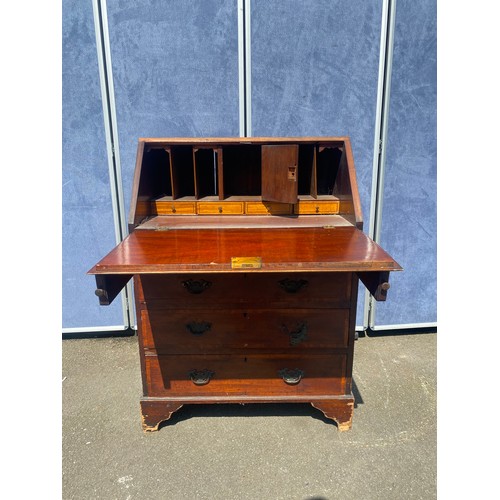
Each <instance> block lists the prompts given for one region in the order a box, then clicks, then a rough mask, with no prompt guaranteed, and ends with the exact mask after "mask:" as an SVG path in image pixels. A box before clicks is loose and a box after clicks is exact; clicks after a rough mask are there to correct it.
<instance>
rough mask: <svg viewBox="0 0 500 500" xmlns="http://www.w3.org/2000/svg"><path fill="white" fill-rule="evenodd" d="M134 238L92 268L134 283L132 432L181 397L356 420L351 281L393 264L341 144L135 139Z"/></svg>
mask: <svg viewBox="0 0 500 500" xmlns="http://www.w3.org/2000/svg"><path fill="white" fill-rule="evenodd" d="M129 232H130V234H129V236H127V238H126V239H125V240H124V241H123V242H121V243H120V244H119V245H118V246H117V247H115V248H114V249H113V250H112V251H111V252H110V253H109V254H108V255H106V256H105V257H104V258H103V259H102V260H101V261H100V262H99V263H97V264H96V265H95V266H94V267H93V268H92V269H91V270H90V271H89V273H90V274H94V275H95V279H96V283H97V290H96V295H97V296H98V297H99V301H100V303H101V304H102V305H107V304H110V303H111V302H112V300H113V299H114V298H115V297H116V296H117V295H118V293H119V292H120V290H121V289H122V288H123V287H124V286H125V285H126V284H127V282H128V281H129V280H130V279H133V282H134V295H135V303H136V316H137V326H138V337H139V355H140V359H141V371H142V383H143V395H142V398H141V399H140V404H141V412H142V422H143V428H144V430H146V431H152V430H157V429H158V426H159V424H160V423H161V422H162V421H164V420H167V419H168V418H170V416H171V414H172V413H173V412H174V411H176V410H177V409H179V408H180V407H181V406H183V405H185V404H208V403H252V402H255V403H257V402H258V403H266V402H272V403H279V402H287V403H289V402H302V403H304V402H306V403H311V404H312V405H313V406H314V407H316V408H318V409H319V410H321V411H322V412H323V413H324V414H325V415H326V416H327V417H328V418H331V419H332V420H334V421H336V423H337V425H338V428H339V430H347V429H349V428H350V427H351V423H352V414H353V406H354V397H353V395H352V387H351V385H352V367H353V354H354V336H355V321H356V305H357V294H358V282H359V280H361V281H362V282H363V284H364V285H365V286H366V288H367V289H368V290H369V291H370V293H371V294H372V295H373V296H374V297H375V299H376V300H385V299H386V296H387V290H388V289H389V273H390V272H391V271H399V270H401V267H400V266H399V265H398V264H397V263H396V262H395V261H394V260H393V259H392V258H391V257H390V256H389V255H388V254H387V253H386V252H385V251H384V250H383V249H382V248H380V247H379V246H378V245H377V244H376V243H374V242H373V241H372V240H371V239H370V238H368V237H367V236H366V235H365V234H364V233H363V232H362V216H361V208H360V202H359V195H358V191H357V184H356V175H355V169H354V163H353V158H352V152H351V146H350V142H349V139H348V138H346V137H341V138H331V137H330V138H324V137H322V138H320V137H318V138H251V139H240V138H238V139H234V138H232V139H231V138H214V139H201V138H197V139H140V140H139V145H138V154H137V163H136V169H135V177H134V185H133V196H132V202H131V210H130V218H129Z"/></svg>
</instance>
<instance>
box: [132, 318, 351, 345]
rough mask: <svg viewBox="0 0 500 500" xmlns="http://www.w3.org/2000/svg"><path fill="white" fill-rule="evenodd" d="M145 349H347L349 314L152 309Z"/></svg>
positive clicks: (145, 321) (145, 320) (145, 329)
mask: <svg viewBox="0 0 500 500" xmlns="http://www.w3.org/2000/svg"><path fill="white" fill-rule="evenodd" d="M140 315H141V322H142V325H143V330H142V335H143V342H144V346H145V347H147V348H149V349H154V350H155V351H156V352H157V353H158V354H203V353H212V354H216V353H228V354H230V353H232V352H236V351H237V350H239V351H246V352H255V351H261V352H269V351H270V350H271V351H278V352H280V351H281V352H284V351H290V352H292V353H294V352H300V351H302V350H308V351H312V350H315V351H320V352H321V351H322V350H324V349H336V348H345V347H347V342H348V326H349V309H255V308H252V309H248V310H241V309H240V310H237V309H230V310H224V309H197V310H193V309H172V310H167V309H156V308H155V309H151V308H149V309H148V310H142V311H140Z"/></svg>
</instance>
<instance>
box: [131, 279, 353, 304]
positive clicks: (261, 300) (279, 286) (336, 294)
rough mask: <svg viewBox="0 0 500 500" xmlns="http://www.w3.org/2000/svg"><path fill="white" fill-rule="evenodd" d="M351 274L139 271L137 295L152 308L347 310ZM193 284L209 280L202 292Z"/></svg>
mask: <svg viewBox="0 0 500 500" xmlns="http://www.w3.org/2000/svg"><path fill="white" fill-rule="evenodd" d="M351 280H352V276H351V273H334V272H332V273H285V272H284V273H251V272H250V273H211V274H143V275H140V276H139V275H138V278H137V282H136V297H137V299H138V301H139V304H140V305H141V307H142V306H147V307H148V308H149V309H153V308H154V309H162V310H169V309H186V308H187V309H190V310H197V309H206V308H207V307H208V308H211V309H226V310H227V309H239V310H241V309H251V308H259V309H265V308H269V307H272V308H276V309H285V308H314V309H318V308H320V309H332V308H333V309H344V308H346V307H350V304H351ZM190 282H195V283H196V282H201V283H207V286H205V287H202V288H203V291H202V292H200V293H191V292H190V291H189V284H190Z"/></svg>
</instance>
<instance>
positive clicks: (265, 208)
mask: <svg viewBox="0 0 500 500" xmlns="http://www.w3.org/2000/svg"><path fill="white" fill-rule="evenodd" d="M245 212H246V213H247V214H251V215H285V214H291V213H292V212H293V206H292V205H290V204H289V203H274V202H265V201H248V202H246V204H245Z"/></svg>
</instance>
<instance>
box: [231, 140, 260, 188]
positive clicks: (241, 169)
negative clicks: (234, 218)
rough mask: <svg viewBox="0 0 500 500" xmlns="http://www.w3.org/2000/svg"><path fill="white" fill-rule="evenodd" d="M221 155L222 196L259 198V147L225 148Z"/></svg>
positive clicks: (244, 145)
mask: <svg viewBox="0 0 500 500" xmlns="http://www.w3.org/2000/svg"><path fill="white" fill-rule="evenodd" d="M223 154H224V165H223V175H224V182H223V185H224V196H225V197H229V196H260V190H261V147H260V145H254V144H239V145H238V146H226V147H224V148H223Z"/></svg>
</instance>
